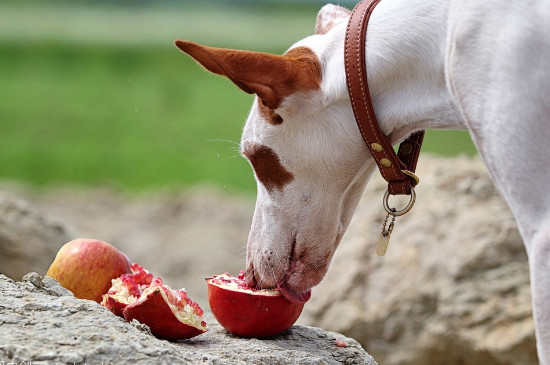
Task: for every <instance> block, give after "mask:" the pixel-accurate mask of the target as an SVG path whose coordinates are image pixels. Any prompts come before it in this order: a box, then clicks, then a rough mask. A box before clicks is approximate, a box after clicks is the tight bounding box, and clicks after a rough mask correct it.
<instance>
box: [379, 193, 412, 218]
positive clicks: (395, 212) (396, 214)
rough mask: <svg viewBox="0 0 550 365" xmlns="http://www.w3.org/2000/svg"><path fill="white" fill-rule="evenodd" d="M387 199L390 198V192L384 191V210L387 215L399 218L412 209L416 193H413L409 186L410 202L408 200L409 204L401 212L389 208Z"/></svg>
mask: <svg viewBox="0 0 550 365" xmlns="http://www.w3.org/2000/svg"><path fill="white" fill-rule="evenodd" d="M389 197H390V192H389V190H386V194H384V209H385V210H386V212H387V213H388V214H389V215H392V216H394V217H399V216H402V215H405V214H407V213H408V212H409V211H410V210H411V209H412V207H413V206H414V202H415V201H416V193H415V191H414V187H413V186H411V200H409V204H407V206H406V207H405V208H404V209H402V210H396V209H395V208H390V206H389V202H388V199H389Z"/></svg>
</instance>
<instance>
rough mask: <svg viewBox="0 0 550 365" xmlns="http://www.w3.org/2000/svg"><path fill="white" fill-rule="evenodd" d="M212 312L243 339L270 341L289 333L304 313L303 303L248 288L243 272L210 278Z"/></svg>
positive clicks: (274, 291)
mask: <svg viewBox="0 0 550 365" xmlns="http://www.w3.org/2000/svg"><path fill="white" fill-rule="evenodd" d="M206 282H207V283H208V301H209V303H210V309H211V310H212V313H213V314H214V317H216V319H217V320H218V322H219V323H220V324H221V325H222V326H223V327H224V328H225V329H226V330H228V331H229V332H231V333H233V334H236V335H238V336H241V337H256V338H265V337H271V336H274V335H276V334H278V333H281V332H283V331H286V330H287V329H289V328H290V327H291V326H292V325H293V324H294V322H296V320H297V319H298V317H299V316H300V313H302V309H303V307H304V303H303V302H297V301H296V302H294V301H292V302H291V301H289V300H288V299H286V298H285V296H284V295H283V294H282V293H281V290H279V289H254V288H250V287H248V285H246V282H245V280H244V272H243V271H241V272H240V274H239V275H238V276H237V277H235V276H231V275H229V274H227V273H225V274H222V275H216V276H214V277H212V278H207V279H206Z"/></svg>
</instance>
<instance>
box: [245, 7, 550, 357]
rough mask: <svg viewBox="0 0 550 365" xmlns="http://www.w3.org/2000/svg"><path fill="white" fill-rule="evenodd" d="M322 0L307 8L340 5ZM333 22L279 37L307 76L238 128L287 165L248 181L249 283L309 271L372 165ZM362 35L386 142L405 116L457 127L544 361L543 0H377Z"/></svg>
mask: <svg viewBox="0 0 550 365" xmlns="http://www.w3.org/2000/svg"><path fill="white" fill-rule="evenodd" d="M334 8H335V7H334V6H332V5H330V6H326V7H325V8H323V9H322V10H321V14H320V17H319V18H320V19H323V22H325V23H328V22H329V21H330V20H329V18H330V16H331V14H335V15H334V16H336V17H339V19H340V18H341V16H342V12H341V9H340V10H338V11H336V12H335V11H334ZM334 23H335V26H334V27H333V28H332V29H331V30H330V31H328V32H327V33H326V34H323V35H314V36H311V37H308V38H306V39H304V40H302V41H300V42H298V43H297V44H296V45H294V46H293V47H297V46H306V47H309V48H311V49H312V50H313V51H314V52H315V53H316V54H317V56H318V57H319V59H320V60H321V63H322V67H323V72H322V74H323V81H322V87H321V90H320V91H316V92H310V93H307V94H294V95H292V96H291V97H288V98H287V99H285V100H284V102H283V104H282V106H281V107H280V108H279V109H278V110H277V113H279V114H280V115H281V116H282V117H283V120H284V122H283V123H282V124H281V125H270V124H268V123H266V122H265V121H264V120H262V117H261V116H260V114H259V112H258V110H257V107H256V105H254V106H253V108H252V111H251V114H250V116H249V118H248V121H247V123H246V126H245V129H244V132H243V137H242V140H243V142H257V143H261V144H264V145H266V146H269V147H270V148H272V149H273V150H274V151H275V152H276V153H277V155H278V156H279V158H280V160H281V162H282V164H283V165H284V166H285V168H287V169H288V170H289V171H290V172H291V173H292V174H293V175H294V180H292V182H290V183H289V184H288V185H287V186H285V188H284V189H283V190H282V191H273V192H268V191H267V190H266V189H265V187H263V186H262V184H261V183H259V184H258V199H257V204H256V211H255V215H254V220H253V224H252V228H251V233H250V237H249V244H248V245H249V246H248V265H249V268H248V269H249V271H252V272H253V273H254V275H255V277H256V279H257V280H258V281H259V283H260V285H263V286H275V285H277V283H278V282H280V281H281V279H283V278H286V280H287V282H288V285H289V286H290V287H291V288H292V289H293V290H294V291H296V292H300V291H303V290H306V289H308V288H310V287H312V286H314V285H316V284H318V283H319V281H320V280H321V279H322V277H323V276H324V274H325V273H326V270H327V268H328V265H329V263H330V258H331V256H332V253H334V250H335V249H336V247H337V246H338V243H339V241H340V239H341V237H342V235H343V234H344V232H345V230H346V229H347V226H348V224H349V221H350V219H351V216H352V214H353V212H354V210H355V208H356V206H357V204H358V202H359V199H360V197H361V193H362V191H363V189H364V187H365V185H366V183H367V180H368V177H369V176H370V174H371V173H372V171H374V170H375V166H374V163H373V160H372V158H371V156H370V154H369V152H368V151H367V149H366V146H365V144H364V142H363V140H362V139H361V136H360V133H359V130H358V128H357V126H356V123H355V120H354V118H353V113H352V110H351V106H350V102H349V97H348V93H347V89H346V82H345V72H344V59H343V57H344V35H345V28H346V22H345V21H343V22H340V23H338V21H335V22H334ZM366 47H367V48H366V49H367V62H368V77H369V87H370V90H371V94H372V99H373V104H374V107H375V111H376V114H377V117H378V120H379V123H380V126H381V129H382V131H383V132H384V133H386V134H387V135H388V136H389V138H390V139H391V141H392V143H396V142H399V141H400V140H402V139H403V138H404V137H406V136H407V135H408V134H410V133H411V132H414V131H416V130H419V129H429V128H438V129H441V128H448V129H467V130H469V132H470V134H471V136H472V139H473V140H474V142H475V144H476V146H477V148H478V150H479V152H480V154H481V156H482V157H483V159H484V161H485V162H486V165H487V169H488V171H489V173H490V175H491V177H492V179H493V181H494V183H495V185H496V186H497V188H498V190H499V191H500V193H501V194H502V196H503V198H504V199H505V200H506V202H507V203H508V205H509V206H510V208H511V210H512V211H513V213H514V215H515V217H516V220H517V223H518V226H519V230H520V232H521V235H522V238H523V240H524V242H525V246H526V250H527V253H528V257H529V265H530V269H531V282H532V294H533V304H534V316H535V323H536V331H537V343H538V353H539V359H540V362H541V364H550V193H549V191H550V190H549V189H550V2H548V1H546V0H522V1H515V2H513V1H497V0H484V1H474V0H462V1H459V0H447V1H444V0H441V1H430V2H428V1H423V0H384V1H382V2H381V3H380V4H379V5H378V6H377V8H376V9H375V11H374V14H373V15H372V17H371V22H370V24H369V30H368V36H367V45H366ZM420 198H421V197H420ZM373 204H379V202H378V201H377V202H373ZM373 229H378V228H376V227H373ZM294 241H295V247H294V255H293V256H292V257H291V255H292V244H293V242H294ZM268 258H269V260H268Z"/></svg>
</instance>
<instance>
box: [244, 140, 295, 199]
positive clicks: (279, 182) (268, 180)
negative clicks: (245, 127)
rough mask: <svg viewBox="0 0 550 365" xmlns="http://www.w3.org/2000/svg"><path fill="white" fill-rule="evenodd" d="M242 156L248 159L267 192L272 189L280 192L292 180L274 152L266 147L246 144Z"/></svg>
mask: <svg viewBox="0 0 550 365" xmlns="http://www.w3.org/2000/svg"><path fill="white" fill-rule="evenodd" d="M243 155H244V156H245V157H247V158H248V160H249V161H250V164H251V165H252V168H253V169H254V172H255V173H256V177H257V179H258V180H259V181H260V182H261V183H262V184H263V185H264V186H265V188H266V189H267V190H268V191H269V192H271V191H273V189H278V190H279V191H282V190H283V188H284V187H285V185H286V184H288V183H289V182H291V181H292V180H293V179H294V175H292V173H290V172H289V171H288V170H287V169H285V167H284V166H283V165H282V164H281V161H280V160H279V156H277V154H276V153H275V151H273V150H272V149H271V148H269V147H267V146H264V145H261V144H257V143H249V142H247V143H245V145H244V148H243Z"/></svg>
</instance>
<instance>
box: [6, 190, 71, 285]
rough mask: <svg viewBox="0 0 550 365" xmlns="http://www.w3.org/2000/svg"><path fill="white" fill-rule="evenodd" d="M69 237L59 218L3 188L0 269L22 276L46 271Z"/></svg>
mask: <svg viewBox="0 0 550 365" xmlns="http://www.w3.org/2000/svg"><path fill="white" fill-rule="evenodd" d="M67 240H68V235H67V233H66V231H65V229H64V228H63V225H62V224H61V223H60V222H59V221H55V220H52V219H50V218H48V217H46V216H45V215H44V214H41V213H40V212H38V211H37V209H36V207H33V206H31V205H30V204H29V203H27V202H26V201H25V200H22V199H21V198H18V197H16V196H15V195H13V194H10V193H7V192H0V273H3V274H5V275H7V276H9V277H11V278H15V279H18V280H21V277H22V276H23V275H25V273H27V272H29V271H37V272H46V270H48V267H49V266H50V264H51V262H52V261H53V259H54V258H55V254H56V253H57V250H58V249H59V247H61V246H62V245H63V244H64V243H65V242H67Z"/></svg>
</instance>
